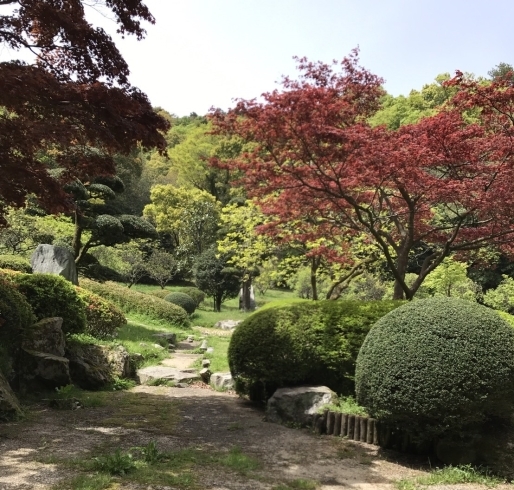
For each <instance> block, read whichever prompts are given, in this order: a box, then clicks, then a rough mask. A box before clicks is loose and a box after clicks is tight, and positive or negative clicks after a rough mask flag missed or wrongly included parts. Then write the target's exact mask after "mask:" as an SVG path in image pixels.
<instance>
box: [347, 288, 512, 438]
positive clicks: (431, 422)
mask: <svg viewBox="0 0 514 490" xmlns="http://www.w3.org/2000/svg"><path fill="white" fill-rule="evenodd" d="M356 393H357V401H358V403H359V404H360V405H362V406H364V407H365V408H366V409H367V411H368V412H369V413H370V415H371V416H373V417H378V418H380V419H382V420H383V421H385V422H386V423H387V424H389V425H391V426H393V427H399V428H401V429H402V430H404V431H406V432H407V433H409V434H410V435H411V436H412V437H414V438H416V439H417V440H418V442H426V441H430V440H433V439H434V438H440V437H447V436H448V437H452V436H454V435H458V434H463V433H467V434H470V433H473V431H476V429H478V428H479V427H480V426H481V424H483V423H484V422H486V421H487V420H489V419H490V418H491V417H507V418H508V417H510V414H511V413H512V407H513V405H514V330H513V329H512V328H511V327H510V326H508V325H507V324H506V323H505V321H504V320H503V319H501V318H500V317H499V316H498V314H496V313H495V312H494V311H492V310H490V309H488V308H486V307H484V306H480V305H478V304H476V303H471V302H467V301H465V300H460V299H456V298H448V297H433V298H427V299H424V300H420V301H414V302H412V303H409V304H406V305H404V306H402V307H401V308H398V309H396V310H394V311H392V312H390V313H389V314H388V315H386V316H384V317H383V318H381V319H380V320H379V321H378V322H377V323H376V325H375V326H374V327H373V328H372V329H371V331H370V332H369V334H368V336H367V338H366V340H365V342H364V344H363V345H362V348H361V350H360V353H359V356H358V359H357V367H356Z"/></svg>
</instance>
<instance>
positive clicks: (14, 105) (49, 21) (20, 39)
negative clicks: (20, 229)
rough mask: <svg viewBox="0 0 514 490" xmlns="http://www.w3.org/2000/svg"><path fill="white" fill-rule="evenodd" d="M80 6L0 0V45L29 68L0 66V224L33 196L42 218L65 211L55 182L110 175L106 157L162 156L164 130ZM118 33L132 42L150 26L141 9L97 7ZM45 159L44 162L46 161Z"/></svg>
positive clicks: (132, 1) (132, 0)
mask: <svg viewBox="0 0 514 490" xmlns="http://www.w3.org/2000/svg"><path fill="white" fill-rule="evenodd" d="M86 4H87V2H85V1H79V0H0V7H2V8H5V9H6V10H7V11H6V12H5V14H6V15H0V42H1V43H2V44H3V45H4V46H6V47H8V48H9V49H11V50H15V51H22V50H23V51H26V52H32V54H33V56H34V62H33V63H24V62H21V61H18V60H13V61H8V62H2V63H0V175H1V178H0V225H1V224H2V223H5V221H4V218H3V214H4V213H5V208H6V207H7V206H14V207H21V206H23V205H24V203H25V200H26V197H27V195H28V194H34V195H35V196H36V197H37V198H38V200H39V202H40V204H41V205H42V206H43V207H45V208H46V209H48V210H49V211H54V212H55V211H65V210H69V209H70V206H72V201H71V200H69V199H68V197H67V195H66V193H65V192H64V191H63V187H62V185H63V183H66V182H69V181H72V180H73V179H75V178H80V179H87V176H88V175H99V174H113V173H114V170H115V168H114V162H113V155H114V154H116V153H121V154H128V153H129V152H130V150H131V149H133V148H134V147H135V146H136V145H137V144H139V143H141V144H142V145H143V146H145V147H158V148H159V149H162V150H164V148H165V145H166V142H165V140H164V138H163V136H162V134H161V131H165V130H166V129H167V128H168V123H167V121H165V120H164V119H163V118H161V117H160V116H158V115H157V114H155V112H154V111H153V109H152V106H151V104H150V102H149V100H148V98H147V97H146V95H145V94H144V93H142V92H141V91H140V90H138V89H137V88H135V87H133V86H131V85H130V83H129V81H128V75H129V69H128V66H127V64H126V62H125V60H124V59H123V57H122V56H121V54H120V52H119V51H118V49H117V48H116V45H115V43H114V42H113V40H112V39H111V37H110V36H109V35H108V34H107V33H106V32H105V31H104V30H103V29H101V28H98V27H95V26H93V25H91V24H90V23H89V22H88V20H87V16H86V12H85V8H84V6H85V5H86ZM96 4H97V5H101V6H103V8H105V9H107V10H110V11H111V14H114V19H115V21H116V22H117V24H118V32H119V33H121V34H133V35H135V36H136V37H137V38H139V39H140V38H142V37H143V36H144V34H145V31H144V29H143V27H142V25H141V22H142V21H147V22H150V23H153V22H154V18H153V17H152V15H151V14H150V12H149V11H148V8H147V7H146V6H145V5H144V3H143V2H142V1H141V0H105V1H103V2H97V3H96ZM49 155H51V158H49Z"/></svg>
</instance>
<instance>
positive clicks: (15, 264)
mask: <svg viewBox="0 0 514 490" xmlns="http://www.w3.org/2000/svg"><path fill="white" fill-rule="evenodd" d="M0 269H10V270H13V271H19V272H25V273H26V274H30V273H31V272H32V267H31V266H30V262H29V261H28V260H27V259H25V258H23V257H20V256H19V255H0Z"/></svg>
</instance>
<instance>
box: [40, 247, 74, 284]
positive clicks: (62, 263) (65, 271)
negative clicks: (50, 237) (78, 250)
mask: <svg viewBox="0 0 514 490" xmlns="http://www.w3.org/2000/svg"><path fill="white" fill-rule="evenodd" d="M30 265H31V266H32V272H39V273H43V274H55V275H57V276H62V277H64V279H66V280H67V281H70V282H71V283H72V284H75V285H78V276H77V268H76V266H75V259H74V257H73V254H72V253H71V252H70V251H69V250H68V249H67V248H65V247H54V246H53V245H47V244H41V245H38V246H37V248H36V250H35V252H34V253H33V254H32V257H31V258H30Z"/></svg>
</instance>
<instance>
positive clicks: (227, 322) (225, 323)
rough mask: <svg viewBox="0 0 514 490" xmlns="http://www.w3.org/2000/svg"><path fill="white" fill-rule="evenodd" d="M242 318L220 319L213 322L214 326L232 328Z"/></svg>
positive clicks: (224, 328)
mask: <svg viewBox="0 0 514 490" xmlns="http://www.w3.org/2000/svg"><path fill="white" fill-rule="evenodd" d="M241 322H242V320H220V321H219V322H216V323H215V324H214V328H221V329H222V330H234V328H236V327H237V326H238V325H239V324H240V323H241Z"/></svg>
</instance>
